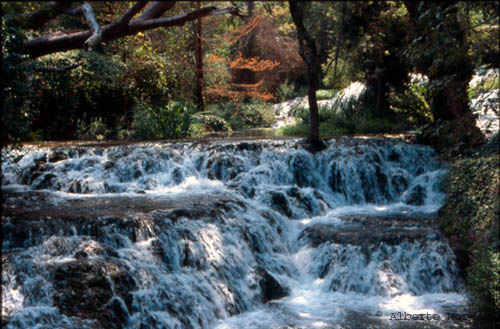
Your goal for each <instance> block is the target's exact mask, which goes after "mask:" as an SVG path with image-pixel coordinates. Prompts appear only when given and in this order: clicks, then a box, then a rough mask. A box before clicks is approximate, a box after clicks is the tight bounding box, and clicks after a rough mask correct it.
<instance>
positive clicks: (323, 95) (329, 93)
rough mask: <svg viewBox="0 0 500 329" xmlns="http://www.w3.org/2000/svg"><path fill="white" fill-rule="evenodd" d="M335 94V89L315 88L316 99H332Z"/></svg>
mask: <svg viewBox="0 0 500 329" xmlns="http://www.w3.org/2000/svg"><path fill="white" fill-rule="evenodd" d="M336 95H337V91H335V90H327V89H320V90H316V99H317V100H318V101H319V100H322V99H332V98H333V97H335V96H336Z"/></svg>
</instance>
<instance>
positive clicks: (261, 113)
mask: <svg viewBox="0 0 500 329" xmlns="http://www.w3.org/2000/svg"><path fill="white" fill-rule="evenodd" d="M208 108H209V111H207V112H205V114H212V115H215V116H217V117H220V118H223V119H224V120H226V121H227V122H228V123H229V124H230V126H231V129H232V130H245V129H252V128H266V127H271V125H272V124H273V122H274V120H275V117H274V114H273V112H272V111H271V105H269V104H266V103H262V102H259V101H253V102H250V103H239V104H236V105H235V104H233V103H222V104H217V105H215V106H209V107H208Z"/></svg>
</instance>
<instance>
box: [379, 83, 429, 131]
mask: <svg viewBox="0 0 500 329" xmlns="http://www.w3.org/2000/svg"><path fill="white" fill-rule="evenodd" d="M429 98H430V91H429V88H428V86H427V84H424V83H412V84H410V86H409V88H407V89H406V90H404V91H402V92H397V91H395V90H392V91H391V93H390V94H389V102H390V103H391V110H392V111H394V112H395V113H396V114H398V115H399V116H400V117H402V118H404V120H406V121H407V122H408V123H409V124H410V127H411V128H417V127H420V126H422V125H424V124H428V123H431V122H432V121H433V116H432V112H431V108H430V105H429V103H428V102H427V99H429Z"/></svg>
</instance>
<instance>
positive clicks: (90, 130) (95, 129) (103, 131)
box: [76, 117, 110, 140]
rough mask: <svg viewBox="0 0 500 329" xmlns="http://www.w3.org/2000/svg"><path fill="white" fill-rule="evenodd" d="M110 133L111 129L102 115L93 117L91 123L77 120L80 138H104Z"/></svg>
mask: <svg viewBox="0 0 500 329" xmlns="http://www.w3.org/2000/svg"><path fill="white" fill-rule="evenodd" d="M109 134H110V130H109V129H108V127H107V126H106V124H105V123H104V122H103V120H102V118H100V117H97V118H93V119H92V120H91V121H90V123H89V124H85V122H84V121H83V120H77V123H76V136H77V137H78V138H79V139H96V140H103V139H104V138H105V137H107V136H109Z"/></svg>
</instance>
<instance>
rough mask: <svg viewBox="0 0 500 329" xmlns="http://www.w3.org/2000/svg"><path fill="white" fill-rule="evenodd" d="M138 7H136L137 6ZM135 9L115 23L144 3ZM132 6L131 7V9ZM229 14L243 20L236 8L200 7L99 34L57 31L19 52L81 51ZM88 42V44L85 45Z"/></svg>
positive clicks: (130, 14)
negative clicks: (154, 30) (123, 38)
mask: <svg viewBox="0 0 500 329" xmlns="http://www.w3.org/2000/svg"><path fill="white" fill-rule="evenodd" d="M136 5H137V6H136ZM136 5H134V6H135V8H132V7H131V8H130V9H129V10H128V11H127V13H125V15H124V16H123V17H122V18H121V19H120V20H119V21H118V22H120V21H121V20H123V21H125V22H126V21H127V20H129V19H131V18H132V17H133V16H134V15H135V14H136V13H138V12H139V11H140V10H141V9H142V8H143V7H144V6H145V3H144V4H142V5H141V4H136ZM134 6H133V7H134ZM222 14H231V15H235V16H240V17H244V15H241V14H240V12H239V10H238V9H237V8H235V7H227V8H217V7H203V8H200V9H197V10H193V11H191V12H188V13H186V14H182V15H178V16H173V17H161V18H156V19H147V20H142V19H140V17H139V18H138V19H136V20H133V21H131V22H129V23H128V24H118V22H115V23H112V24H108V25H105V26H103V27H102V28H101V29H100V30H98V33H95V31H93V28H92V27H91V29H92V30H87V31H81V32H76V33H70V34H65V33H63V32H57V33H53V34H50V35H45V36H42V37H39V38H35V39H32V40H29V41H27V42H25V44H24V46H23V49H22V53H24V54H28V55H30V56H31V57H33V58H36V57H40V56H44V55H47V54H51V53H55V52H59V51H66V50H71V49H80V48H84V47H85V46H86V45H89V46H91V47H92V46H95V45H97V44H99V43H101V42H107V41H111V40H115V39H118V38H121V37H125V36H128V35H134V34H137V33H138V32H143V31H147V30H151V29H154V28H158V27H170V26H181V25H184V24H185V23H186V22H188V21H192V20H195V19H198V18H201V17H204V16H209V15H222ZM98 26H99V25H98V24H97V22H95V25H94V28H96V29H97V28H98ZM89 39H90V42H86V41H87V40H89Z"/></svg>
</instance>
